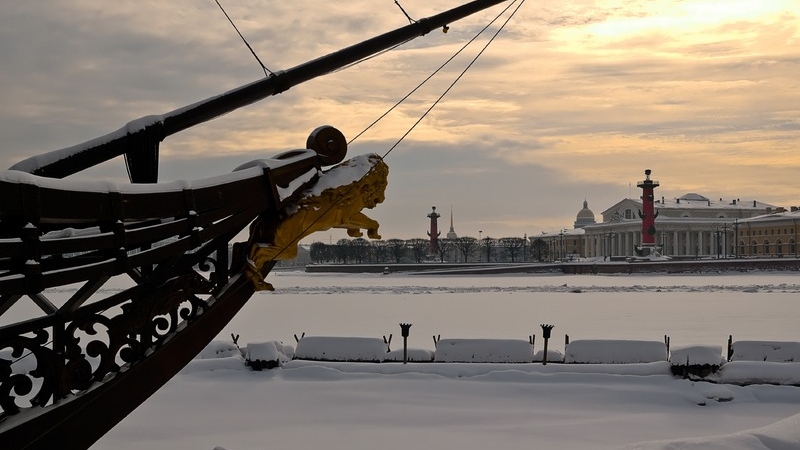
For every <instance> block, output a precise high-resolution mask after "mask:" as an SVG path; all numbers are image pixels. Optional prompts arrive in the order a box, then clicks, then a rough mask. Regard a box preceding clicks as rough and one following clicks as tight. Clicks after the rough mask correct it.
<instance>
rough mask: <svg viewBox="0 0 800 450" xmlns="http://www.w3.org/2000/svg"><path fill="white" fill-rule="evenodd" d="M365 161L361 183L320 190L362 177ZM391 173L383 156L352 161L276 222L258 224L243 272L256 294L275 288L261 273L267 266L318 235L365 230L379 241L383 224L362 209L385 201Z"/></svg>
mask: <svg viewBox="0 0 800 450" xmlns="http://www.w3.org/2000/svg"><path fill="white" fill-rule="evenodd" d="M365 163H366V164H368V170H367V171H366V173H364V175H363V176H361V177H360V178H358V179H357V180H355V181H352V182H350V183H349V184H343V185H332V186H331V187H325V188H323V189H322V190H321V191H320V188H321V186H326V185H327V184H330V183H332V182H334V183H335V181H336V177H337V176H338V175H339V174H342V173H345V174H347V173H359V172H358V170H357V169H358V167H357V166H358V165H359V164H362V165H363V164H365ZM388 175H389V167H388V166H387V165H386V163H384V162H383V159H382V158H381V157H380V156H378V155H375V154H372V155H364V156H361V157H356V158H353V159H351V160H348V161H345V162H343V163H341V164H339V165H337V166H335V167H333V168H331V169H330V170H329V171H328V172H326V173H324V174H322V176H321V177H320V179H319V180H318V181H317V183H316V185H315V186H312V187H311V188H309V189H307V190H306V191H305V192H304V194H303V196H302V197H301V198H300V199H299V200H298V201H297V202H296V203H295V204H294V205H290V206H288V207H287V208H285V210H284V211H283V214H282V215H281V217H280V218H279V219H278V220H277V221H275V222H273V221H267V220H264V219H259V220H257V221H255V222H254V223H253V225H252V226H251V228H250V240H249V242H248V248H247V250H246V251H247V263H246V265H245V270H244V271H245V275H246V276H248V277H249V278H250V279H251V280H252V281H253V284H254V286H255V288H256V290H273V288H272V285H270V284H269V283H267V282H265V281H264V278H263V276H262V274H261V270H262V268H263V267H264V265H265V264H266V263H268V262H271V261H278V260H286V259H293V258H295V257H297V244H298V243H299V242H300V240H301V239H303V238H304V237H306V236H308V235H310V234H312V233H314V232H316V231H326V230H329V229H331V228H343V229H346V230H347V234H348V235H349V236H351V237H361V236H362V235H363V233H362V231H361V230H366V231H367V236H368V237H369V238H371V239H380V235H379V234H378V222H377V221H375V220H374V219H372V218H370V217H368V216H367V215H366V214H364V213H363V212H361V210H362V209H364V208H369V209H372V208H374V207H375V206H376V205H377V204H378V203H382V202H383V201H384V199H385V197H384V191H385V190H386V186H387V177H388ZM326 177H327V178H326Z"/></svg>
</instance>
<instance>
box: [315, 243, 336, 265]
mask: <svg viewBox="0 0 800 450" xmlns="http://www.w3.org/2000/svg"><path fill="white" fill-rule="evenodd" d="M309 252H310V255H309V256H311V260H312V261H315V262H316V263H317V264H319V263H321V262H323V261H326V262H327V261H330V260H331V258H332V257H333V252H332V249H331V246H330V245H328V244H326V243H324V242H313V243H312V244H311V248H310V249H309Z"/></svg>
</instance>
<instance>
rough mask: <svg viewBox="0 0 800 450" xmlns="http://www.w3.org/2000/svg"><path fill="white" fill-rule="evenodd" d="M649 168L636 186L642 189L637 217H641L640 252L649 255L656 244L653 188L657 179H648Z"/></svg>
mask: <svg viewBox="0 0 800 450" xmlns="http://www.w3.org/2000/svg"><path fill="white" fill-rule="evenodd" d="M650 173H651V171H650V169H647V170H645V171H644V175H645V179H644V181H640V182H639V183H638V184H637V185H636V186H637V187H639V188H641V189H642V211H639V217H641V218H642V254H643V255H649V254H651V253H652V252H653V249H654V248H655V246H656V217H657V216H658V213H657V212H656V210H655V200H654V199H655V195H653V189H655V188H657V187H658V181H653V180H651V179H650ZM645 249H647V250H645Z"/></svg>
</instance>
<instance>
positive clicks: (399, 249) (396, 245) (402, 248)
mask: <svg viewBox="0 0 800 450" xmlns="http://www.w3.org/2000/svg"><path fill="white" fill-rule="evenodd" d="M386 248H387V249H388V250H389V254H390V255H392V257H393V258H394V262H396V263H399V262H400V260H402V259H403V257H404V256H405V255H406V241H404V240H402V239H389V240H388V241H386Z"/></svg>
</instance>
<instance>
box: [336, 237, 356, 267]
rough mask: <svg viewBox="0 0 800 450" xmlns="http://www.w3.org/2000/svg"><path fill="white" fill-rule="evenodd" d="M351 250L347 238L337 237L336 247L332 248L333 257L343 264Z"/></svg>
mask: <svg viewBox="0 0 800 450" xmlns="http://www.w3.org/2000/svg"><path fill="white" fill-rule="evenodd" d="M351 252H352V245H350V240H349V239H339V240H338V241H336V247H335V248H334V251H333V253H334V255H335V259H338V260H339V262H341V263H343V264H347V261H348V260H349V259H350V256H351Z"/></svg>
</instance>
